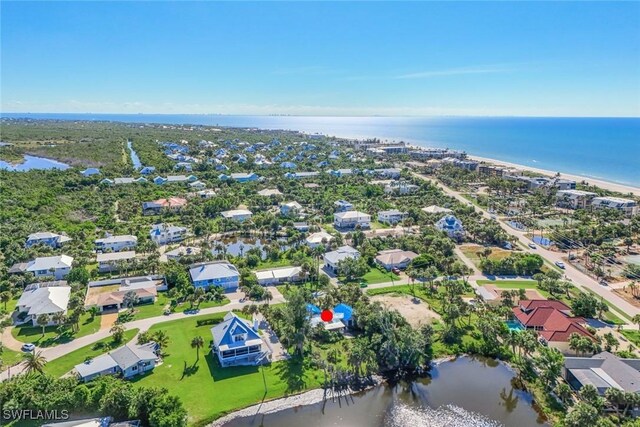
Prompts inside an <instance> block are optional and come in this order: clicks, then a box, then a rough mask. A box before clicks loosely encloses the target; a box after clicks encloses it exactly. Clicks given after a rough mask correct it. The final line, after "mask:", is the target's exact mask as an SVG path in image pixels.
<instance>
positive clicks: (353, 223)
mask: <svg viewBox="0 0 640 427" xmlns="http://www.w3.org/2000/svg"><path fill="white" fill-rule="evenodd" d="M333 226H334V227H336V228H339V229H348V228H356V227H358V226H359V227H361V228H369V227H370V226H371V215H368V214H366V213H363V212H358V211H347V212H337V213H335V214H333Z"/></svg>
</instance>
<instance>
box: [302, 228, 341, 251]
mask: <svg viewBox="0 0 640 427" xmlns="http://www.w3.org/2000/svg"><path fill="white" fill-rule="evenodd" d="M334 239H335V238H334V237H333V236H332V235H331V234H329V233H327V232H326V231H319V232H317V233H313V234H310V235H308V236H307V238H306V239H304V241H305V243H306V244H307V246H309V247H310V248H315V247H317V246H321V245H327V244H329V243H331V241H332V240H334Z"/></svg>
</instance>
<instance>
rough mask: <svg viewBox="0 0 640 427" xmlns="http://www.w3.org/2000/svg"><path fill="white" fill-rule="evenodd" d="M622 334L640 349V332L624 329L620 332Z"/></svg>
mask: <svg viewBox="0 0 640 427" xmlns="http://www.w3.org/2000/svg"><path fill="white" fill-rule="evenodd" d="M620 333H621V334H622V335H624V337H625V338H626V339H628V340H629V342H631V343H633V344H634V345H635V346H637V347H640V331H632V330H630V329H623V330H621V331H620Z"/></svg>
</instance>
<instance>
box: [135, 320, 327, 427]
mask: <svg viewBox="0 0 640 427" xmlns="http://www.w3.org/2000/svg"><path fill="white" fill-rule="evenodd" d="M223 317H224V313H216V314H214V315H207V316H196V317H193V318H188V319H181V320H175V321H172V322H167V323H163V324H159V325H156V326H153V327H152V328H151V329H150V332H154V331H156V330H159V329H162V330H164V331H165V332H166V333H167V335H168V336H169V345H168V347H167V349H166V351H165V352H166V356H165V358H164V362H163V363H162V365H160V366H157V367H156V368H155V369H154V370H153V372H151V373H149V374H147V375H145V376H143V377H141V378H137V379H135V380H134V381H135V382H136V383H138V384H140V385H143V386H155V387H166V388H167V389H168V390H169V391H170V392H171V393H172V394H174V395H176V396H180V399H181V400H182V402H183V403H184V405H185V407H186V409H187V411H188V412H189V424H191V425H204V424H206V423H207V422H210V421H211V420H213V419H215V418H218V417H220V416H222V415H224V414H225V413H228V412H231V411H233V410H236V409H239V408H242V407H246V406H250V405H252V404H255V403H260V401H262V400H263V399H274V398H278V397H282V396H284V395H286V394H295V393H297V392H301V391H303V390H306V389H310V388H317V387H319V386H320V384H321V383H322V373H321V372H320V371H318V370H315V369H312V368H310V367H309V366H304V365H302V364H301V363H299V362H297V361H293V360H292V361H287V362H277V363H272V364H270V365H266V366H264V367H260V368H258V367H255V366H246V367H231V368H221V367H220V365H219V364H218V361H217V358H215V357H213V356H212V355H211V352H210V350H209V349H210V345H211V332H210V329H211V327H212V325H203V326H198V324H197V321H198V320H203V319H216V320H221V319H222V318H223ZM196 336H201V337H202V338H203V339H204V342H205V346H204V348H202V349H200V358H199V360H198V359H196V350H195V349H193V348H191V340H192V339H193V338H194V337H196ZM265 385H266V387H265ZM265 388H266V391H265Z"/></svg>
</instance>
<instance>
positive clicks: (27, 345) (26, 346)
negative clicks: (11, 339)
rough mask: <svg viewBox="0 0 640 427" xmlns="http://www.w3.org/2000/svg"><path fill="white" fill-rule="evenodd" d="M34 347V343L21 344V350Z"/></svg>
mask: <svg viewBox="0 0 640 427" xmlns="http://www.w3.org/2000/svg"><path fill="white" fill-rule="evenodd" d="M35 349H36V345H35V344H31V343H27V344H24V345H23V346H22V351H33V350H35Z"/></svg>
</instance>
